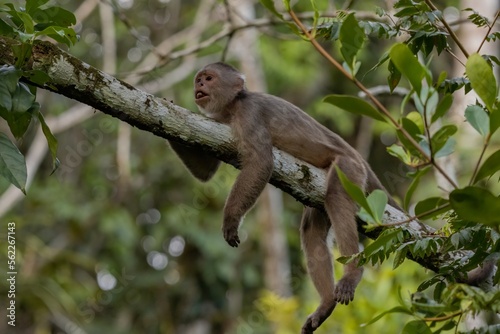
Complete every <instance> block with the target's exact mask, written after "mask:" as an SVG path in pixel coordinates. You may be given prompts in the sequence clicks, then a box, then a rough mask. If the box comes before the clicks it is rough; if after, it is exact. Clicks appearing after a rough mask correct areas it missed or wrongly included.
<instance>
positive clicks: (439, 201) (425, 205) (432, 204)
mask: <svg viewBox="0 0 500 334" xmlns="http://www.w3.org/2000/svg"><path fill="white" fill-rule="evenodd" d="M447 204H448V201H447V200H446V199H444V198H441V197H431V198H427V199H424V200H423V201H420V202H418V203H417V205H416V206H415V215H417V216H419V217H420V219H430V218H434V217H437V216H438V215H440V214H442V213H445V212H447V211H449V210H450V208H449V206H448V205H447ZM445 205H446V206H445ZM442 206H444V207H443V208H441V209H439V210H437V211H433V212H429V211H432V210H435V209H437V208H438V207H442ZM427 212H429V213H427Z"/></svg>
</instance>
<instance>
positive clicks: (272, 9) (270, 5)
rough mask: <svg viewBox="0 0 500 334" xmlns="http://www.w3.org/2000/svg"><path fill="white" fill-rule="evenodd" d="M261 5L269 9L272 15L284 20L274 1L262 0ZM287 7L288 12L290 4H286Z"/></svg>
mask: <svg viewBox="0 0 500 334" xmlns="http://www.w3.org/2000/svg"><path fill="white" fill-rule="evenodd" d="M260 3H261V4H262V5H263V6H264V7H266V8H267V10H269V11H270V12H271V13H273V14H274V15H276V16H277V17H279V18H280V19H282V20H283V15H281V13H279V12H278V11H277V10H276V8H275V7H274V1H273V0H260ZM285 7H287V10H290V2H289V1H288V3H286V2H285Z"/></svg>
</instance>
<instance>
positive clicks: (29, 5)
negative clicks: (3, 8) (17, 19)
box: [26, 0, 49, 14]
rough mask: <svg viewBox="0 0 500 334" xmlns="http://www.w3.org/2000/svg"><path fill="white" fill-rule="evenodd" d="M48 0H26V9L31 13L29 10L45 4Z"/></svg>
mask: <svg viewBox="0 0 500 334" xmlns="http://www.w3.org/2000/svg"><path fill="white" fill-rule="evenodd" d="M47 2H49V0H26V11H27V12H28V13H30V14H31V12H32V11H33V10H34V9H36V8H39V7H41V6H43V5H45V4H46V3H47Z"/></svg>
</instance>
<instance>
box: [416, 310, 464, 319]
mask: <svg viewBox="0 0 500 334" xmlns="http://www.w3.org/2000/svg"><path fill="white" fill-rule="evenodd" d="M462 313H463V312H462V311H458V312H455V313H452V314H448V315H445V316H442V317H435V318H424V320H425V321H444V320H448V319H451V318H455V317H458V316H459V315H462Z"/></svg>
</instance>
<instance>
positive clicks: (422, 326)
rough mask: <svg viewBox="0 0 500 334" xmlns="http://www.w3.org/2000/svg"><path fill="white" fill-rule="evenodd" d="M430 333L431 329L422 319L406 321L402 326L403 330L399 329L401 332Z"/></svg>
mask: <svg viewBox="0 0 500 334" xmlns="http://www.w3.org/2000/svg"><path fill="white" fill-rule="evenodd" d="M415 333H419V334H432V331H431V329H430V328H429V326H427V324H426V323H425V321H424V320H413V321H410V322H408V323H406V325H405V326H404V327H403V330H402V331H401V334H415Z"/></svg>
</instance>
